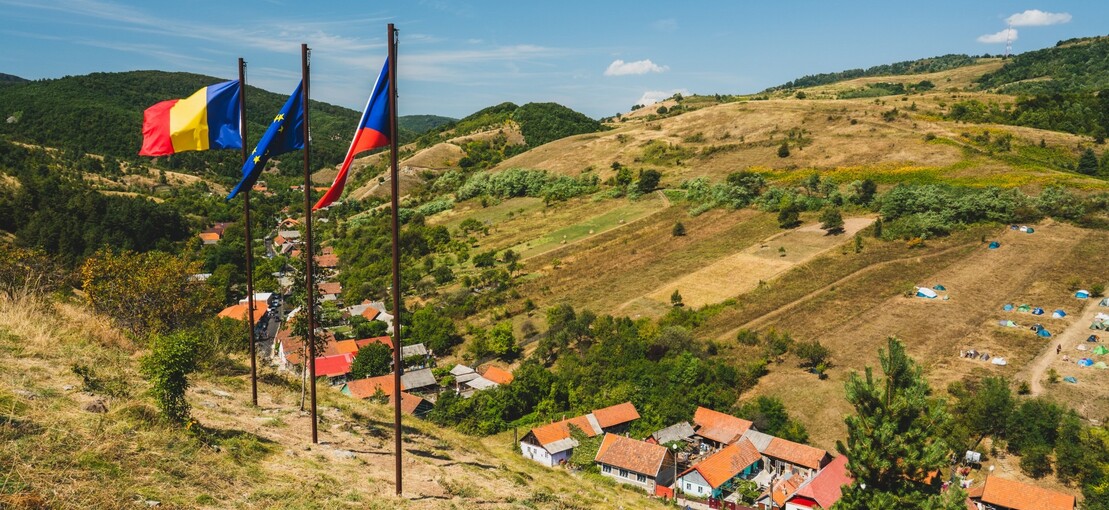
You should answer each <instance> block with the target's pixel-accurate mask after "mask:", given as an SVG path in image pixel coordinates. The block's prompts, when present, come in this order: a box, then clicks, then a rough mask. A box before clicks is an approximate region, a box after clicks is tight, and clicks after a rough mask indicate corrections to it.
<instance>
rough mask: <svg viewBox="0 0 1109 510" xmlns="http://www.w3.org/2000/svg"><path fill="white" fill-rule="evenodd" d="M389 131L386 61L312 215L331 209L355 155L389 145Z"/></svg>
mask: <svg viewBox="0 0 1109 510" xmlns="http://www.w3.org/2000/svg"><path fill="white" fill-rule="evenodd" d="M389 127H390V123H389V59H385V66H384V67H382V68H381V74H380V75H378V77H377V83H376V84H374V90H373V93H371V94H370V99H369V100H368V101H366V109H365V110H363V111H362V120H361V121H359V122H358V130H357V131H355V132H354V140H351V142H350V149H348V150H347V156H346V157H345V158H343V166H342V167H340V168H339V175H336V176H335V182H333V183H331V187H330V188H328V190H327V193H324V194H323V197H321V198H320V201H319V202H316V205H314V206H313V207H312V210H313V211H315V210H318V209H322V208H324V207H327V206H329V205H331V204H332V203H334V202H335V201H336V200H338V199H339V197H340V196H342V195H343V186H344V185H345V184H346V182H347V172H348V171H349V170H350V164H351V162H353V161H354V156H355V155H357V154H358V153H361V152H365V151H368V150H371V149H376V148H378V147H384V146H386V145H389V137H390V132H389Z"/></svg>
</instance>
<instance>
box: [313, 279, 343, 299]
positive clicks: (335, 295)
mask: <svg viewBox="0 0 1109 510" xmlns="http://www.w3.org/2000/svg"><path fill="white" fill-rule="evenodd" d="M316 288H318V289H320V300H322V301H335V300H337V299H339V296H341V295H342V294H343V284H341V283H339V282H322V283H317V284H316Z"/></svg>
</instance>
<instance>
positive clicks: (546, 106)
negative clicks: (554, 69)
mask: <svg viewBox="0 0 1109 510" xmlns="http://www.w3.org/2000/svg"><path fill="white" fill-rule="evenodd" d="M510 121H511V122H515V123H516V124H517V125H518V126H519V127H520V132H521V133H522V134H523V135H524V141H525V144H526V147H528V148H531V147H538V146H540V145H543V144H545V143H547V142H551V141H554V140H558V139H560V138H565V137H567V136H572V135H577V134H582V133H593V132H596V131H600V130H601V123H600V122H599V121H596V120H593V119H590V118H589V117H586V116H585V115H583V114H581V113H578V112H576V111H574V110H571V109H569V108H567V107H565V106H562V105H560V104H557V103H528V104H525V105H523V106H518V105H516V104H514V103H509V102H506V103H501V104H498V105H495V106H490V107H488V108H484V109H482V110H479V111H477V112H474V113H473V114H471V115H468V116H466V117H463V118H462V119H459V120H458V121H455V122H451V123H447V124H443V125H441V126H439V127H437V128H435V129H433V130H432V131H431V132H429V133H427V134H426V135H424V136H421V137H420V138H419V139H418V140H417V142H416V143H417V146H419V147H430V146H432V145H434V144H436V143H438V142H441V141H443V140H446V139H447V137H448V136H450V137H456V136H463V135H467V134H470V133H475V132H478V131H485V130H488V129H492V128H498V127H503V126H505V125H506V123H508V122H510Z"/></svg>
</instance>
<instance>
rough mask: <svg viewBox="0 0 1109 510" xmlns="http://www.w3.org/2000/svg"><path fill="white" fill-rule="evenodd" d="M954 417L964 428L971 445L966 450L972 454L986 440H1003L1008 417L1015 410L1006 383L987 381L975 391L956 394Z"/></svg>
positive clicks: (955, 392)
mask: <svg viewBox="0 0 1109 510" xmlns="http://www.w3.org/2000/svg"><path fill="white" fill-rule="evenodd" d="M952 393H954V394H955V397H956V399H957V400H956V402H955V405H954V406H953V408H954V413H955V417H956V419H957V421H958V422H959V424H960V425H962V426H963V427H965V428H966V430H967V433H968V434H970V436H971V439H973V441H974V442H973V443H970V444H968V445H967V449H968V450H975V449H977V448H978V445H979V444H981V442H982V440H983V439H985V438H986V436H994V437H1000V436H1004V435H1005V433H1006V431H1007V430H1008V426H1009V419H1010V416H1011V415H1012V414H1013V409H1014V408H1015V406H1016V401H1015V400H1014V398H1013V392H1012V390H1010V389H1009V381H1008V379H1005V378H1004V377H987V378H985V379H983V380H982V382H981V384H980V386H979V387H978V388H977V391H966V390H962V391H960V390H956V391H953V392H952Z"/></svg>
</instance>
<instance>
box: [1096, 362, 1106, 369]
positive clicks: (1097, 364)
mask: <svg viewBox="0 0 1109 510" xmlns="http://www.w3.org/2000/svg"><path fill="white" fill-rule="evenodd" d="M1094 368H1100V369H1102V370H1105V369H1106V368H1109V365H1106V364H1105V362H1104V361H1099V362H1097V363H1094Z"/></svg>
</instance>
